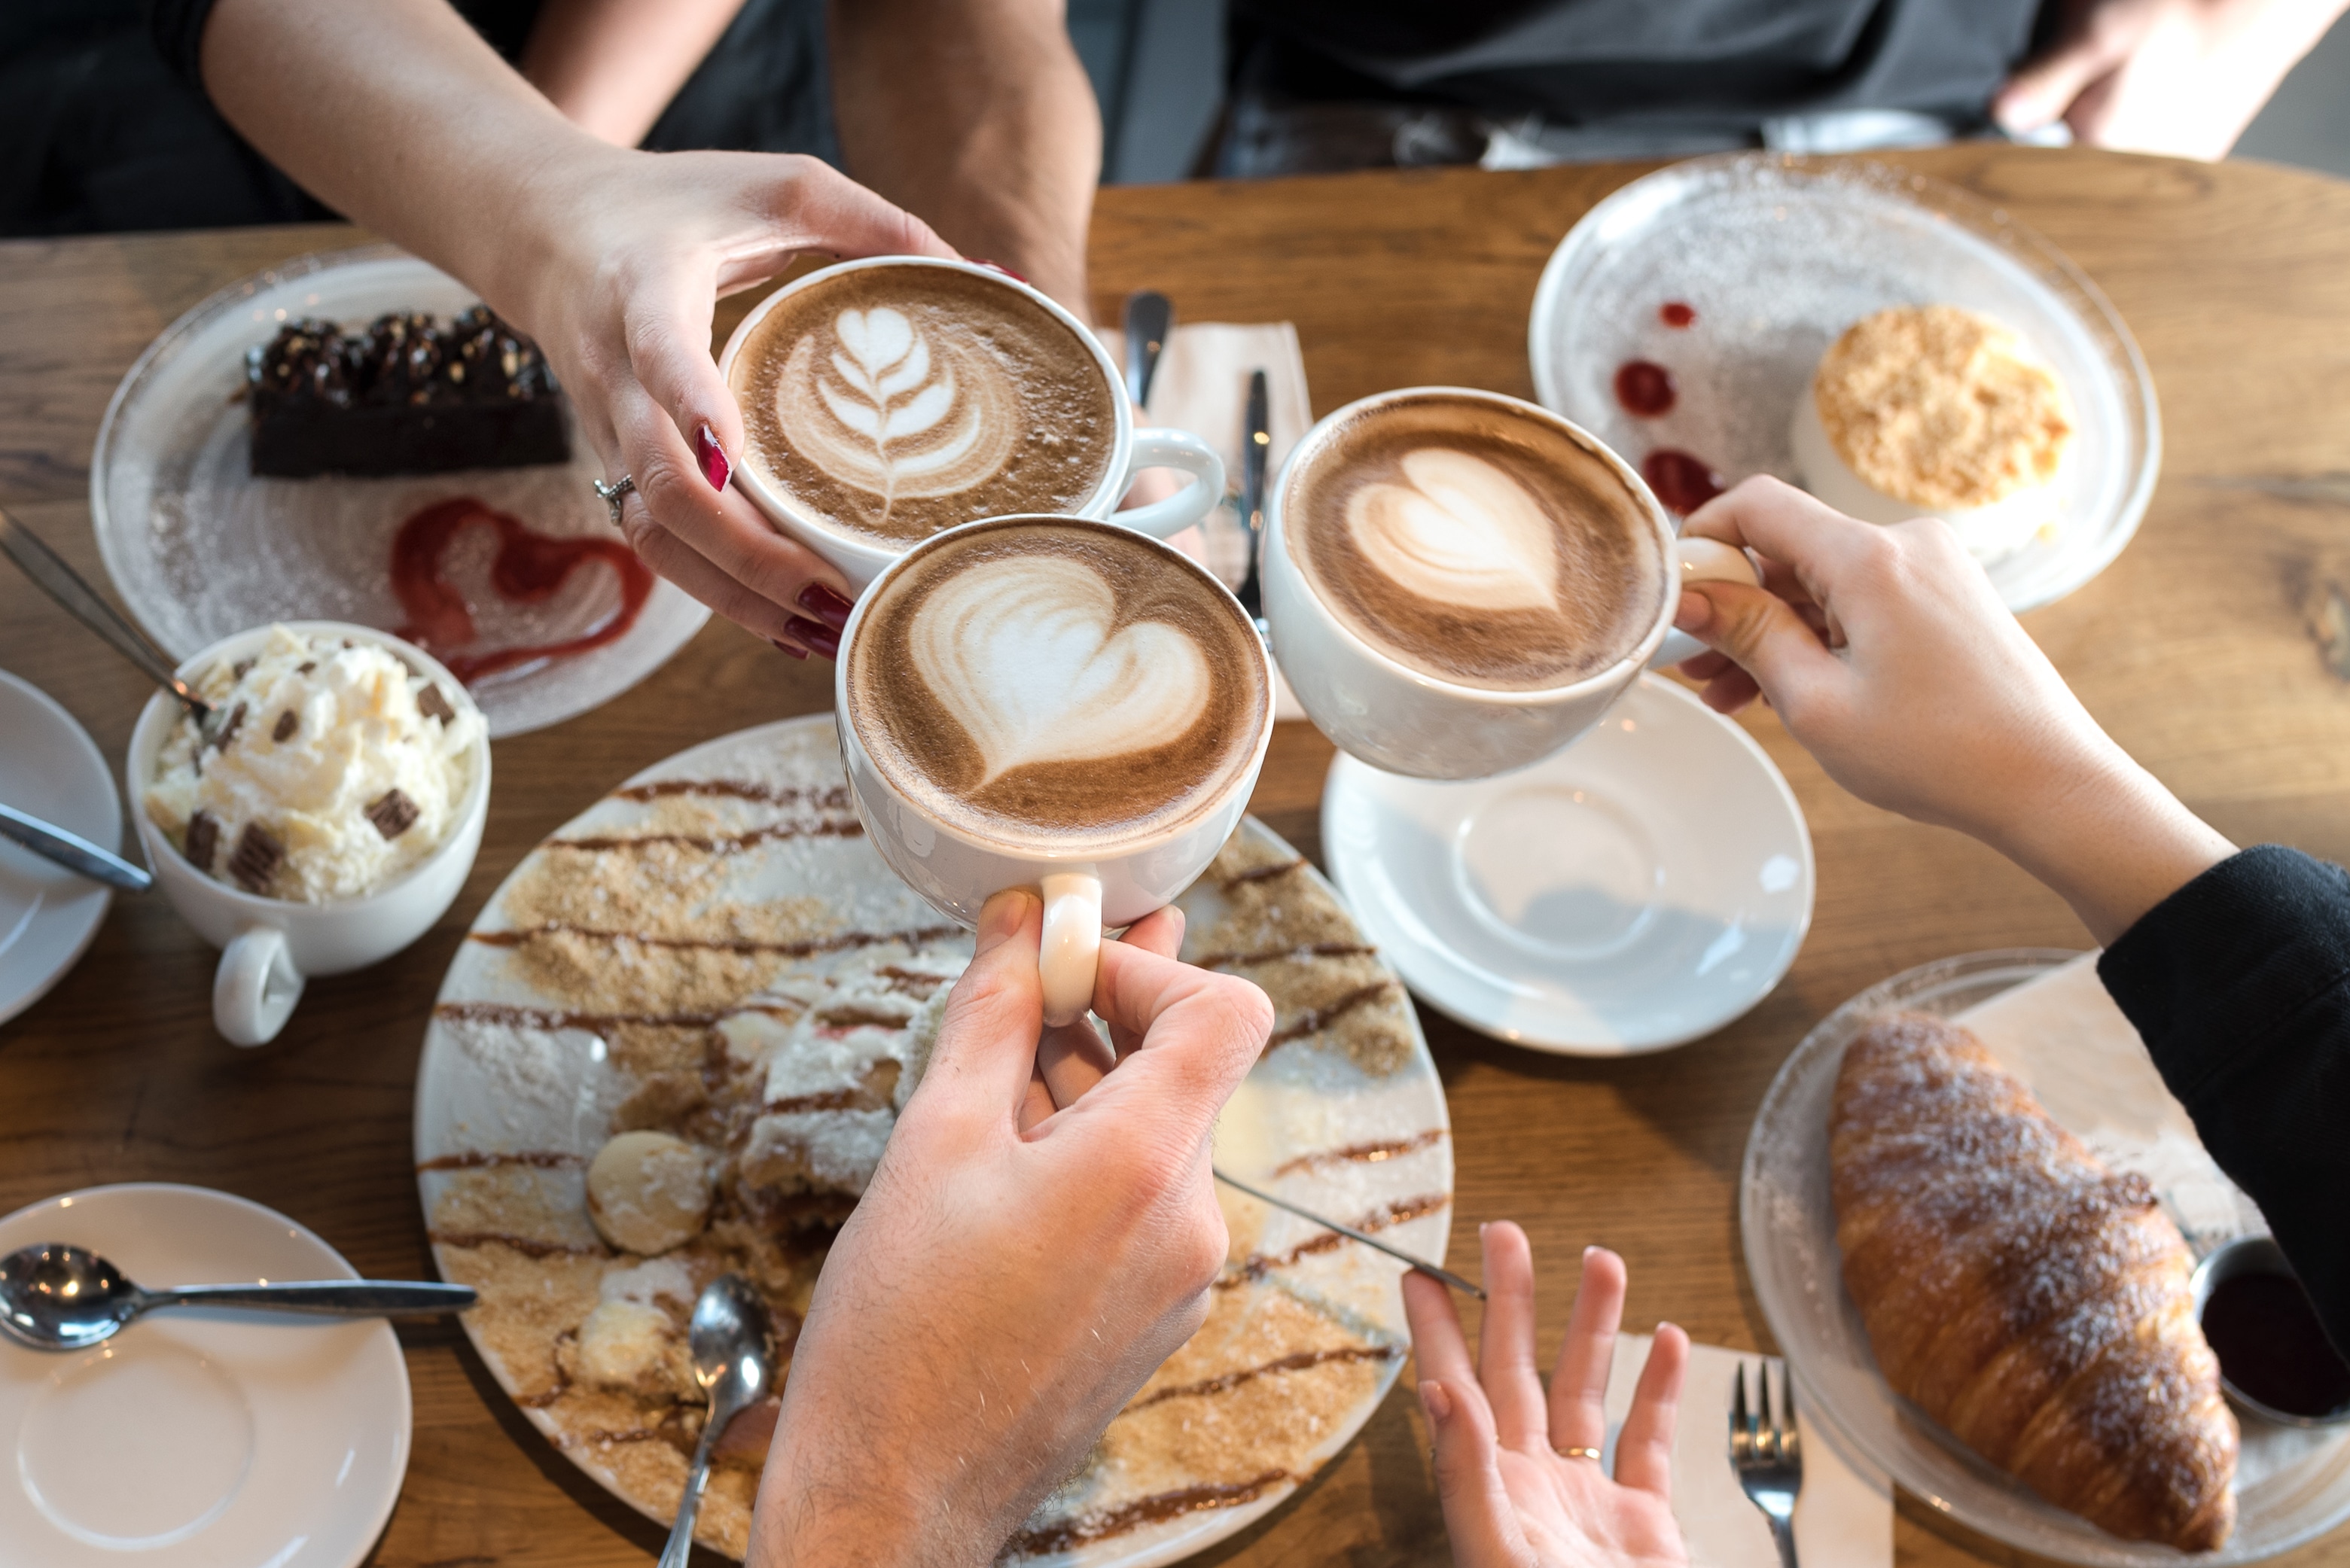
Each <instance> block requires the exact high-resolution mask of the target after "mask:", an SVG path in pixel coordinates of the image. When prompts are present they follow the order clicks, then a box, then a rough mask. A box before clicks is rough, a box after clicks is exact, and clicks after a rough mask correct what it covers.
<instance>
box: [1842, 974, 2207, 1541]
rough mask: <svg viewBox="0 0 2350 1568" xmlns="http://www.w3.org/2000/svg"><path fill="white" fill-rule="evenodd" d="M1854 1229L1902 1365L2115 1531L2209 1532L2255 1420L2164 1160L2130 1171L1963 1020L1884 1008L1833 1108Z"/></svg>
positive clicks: (1897, 1365)
mask: <svg viewBox="0 0 2350 1568" xmlns="http://www.w3.org/2000/svg"><path fill="white" fill-rule="evenodd" d="M1828 1136H1829V1145H1828V1148H1829V1159H1830V1164H1831V1169H1832V1173H1833V1178H1834V1183H1835V1212H1836V1243H1837V1245H1838V1246H1839V1247H1840V1248H1841V1249H1842V1250H1843V1252H1844V1282H1845V1288H1846V1290H1848V1291H1850V1292H1851V1293H1852V1299H1853V1301H1854V1303H1856V1304H1857V1305H1858V1306H1859V1308H1860V1316H1861V1321H1862V1323H1864V1324H1866V1326H1867V1329H1868V1339H1869V1344H1870V1345H1872V1346H1873V1347H1874V1348H1875V1349H1876V1352H1877V1366H1879V1367H1880V1368H1881V1369H1882V1370H1883V1371H1884V1374H1885V1377H1886V1381H1887V1382H1888V1383H1890V1384H1891V1385H1892V1386H1893V1387H1894V1388H1895V1389H1896V1390H1897V1391H1898V1392H1899V1393H1900V1394H1902V1395H1904V1396H1905V1397H1908V1398H1909V1399H1910V1400H1912V1401H1913V1402H1915V1403H1916V1404H1917V1405H1918V1407H1920V1408H1922V1409H1923V1410H1924V1411H1925V1412H1926V1414H1928V1415H1929V1416H1930V1417H1933V1418H1934V1419H1935V1420H1937V1421H1939V1422H1940V1423H1941V1424H1942V1425H1943V1426H1944V1427H1946V1428H1949V1429H1950V1431H1951V1432H1952V1433H1953V1434H1955V1435H1956V1436H1957V1437H1958V1438H1960V1441H1962V1442H1964V1443H1965V1444H1966V1445H1967V1446H1968V1447H1969V1448H1970V1449H1974V1451H1975V1452H1977V1453H1979V1454H1981V1456H1982V1457H1983V1458H1984V1459H1989V1460H1990V1461H1991V1463H1992V1464H1995V1465H1997V1466H1999V1467H2000V1468H2001V1469H2004V1470H2006V1471H2008V1472H2009V1473H2010V1474H2012V1475H2013V1476H2014V1477H2016V1479H2017V1480H2021V1481H2022V1482H2023V1483H2024V1484H2025V1485H2026V1486H2029V1487H2030V1488H2031V1489H2032V1490H2034V1491H2036V1492H2038V1493H2039V1494H2040V1495H2041V1496H2042V1497H2043V1498H2045V1499H2047V1500H2048V1501H2050V1502H2053V1503H2054V1504H2055V1505H2056V1506H2058V1507H2059V1508H2064V1509H2069V1510H2071V1511H2073V1512H2074V1513H2077V1514H2079V1515H2081V1516H2082V1517H2083V1518H2085V1519H2086V1520H2088V1521H2090V1522H2091V1523H2093V1524H2095V1525H2097V1526H2098V1527H2099V1528H2101V1529H2103V1530H2106V1531H2108V1532H2112V1533H2113V1534H2115V1535H2119V1536H2124V1537H2126V1538H2128V1539H2131V1540H2137V1541H2158V1542H2165V1543H2167V1544H2168V1545H2171V1546H2175V1547H2177V1548H2178V1549H2179V1550H2181V1551H2184V1552H2209V1551H2210V1550H2212V1549H2213V1548H2214V1547H2217V1546H2218V1545H2219V1544H2220V1542H2223V1541H2225V1540H2227V1538H2228V1532H2229V1531H2230V1529H2231V1528H2232V1527H2233V1526H2234V1524H2235V1518H2236V1498H2235V1492H2234V1490H2233V1489H2232V1487H2231V1486H2230V1482H2231V1481H2232V1480H2233V1479H2234V1476H2235V1473H2236V1447H2237V1430H2236V1420H2235V1417H2233V1416H2232V1415H2230V1413H2229V1410H2228V1407H2227V1405H2226V1403H2225V1401H2224V1400H2223V1399H2222V1398H2221V1397H2220V1364H2219V1361H2218V1359H2217V1358H2216V1357H2214V1356H2213V1355H2212V1354H2211V1349H2210V1345H2206V1344H2205V1343H2204V1340H2203V1331H2202V1329H2201V1327H2200V1326H2199V1324H2197V1323H2196V1321H2195V1313H2194V1303H2193V1298H2192V1295H2191V1293H2190V1292H2189V1284H2188V1277H2189V1273H2190V1272H2191V1271H2192V1269H2193V1267H2194V1259H2193V1257H2192V1256H2191V1255H2190V1254H2189V1251H2188V1250H2187V1243H2186V1241H2184V1240H2183V1239H2182V1238H2181V1237H2180V1235H2179V1233H2178V1227H2177V1226H2175V1225H2173V1224H2172V1223H2171V1222H2170V1220H2169V1218H2168V1216H2167V1215H2165V1214H2164V1213H2163V1211H2162V1210H2161V1208H2160V1207H2159V1206H2158V1203H2157V1202H2156V1199H2155V1195H2154V1189H2152V1187H2150V1186H2149V1185H2148V1184H2147V1180H2146V1179H2145V1178H2144V1177H2142V1176H2137V1175H2135V1174H2132V1175H2116V1174H2115V1173H2113V1172H2111V1171H2108V1170H2107V1169H2106V1168H2105V1167H2104V1165H2102V1164H2101V1163H2100V1162H2099V1161H2098V1160H2097V1158H2095V1156H2094V1155H2092V1154H2090V1152H2089V1151H2088V1150H2087V1149H2086V1148H2085V1147H2083V1146H2082V1144H2081V1142H2080V1140H2079V1139H2077V1138H2075V1137H2073V1135H2072V1134H2070V1133H2068V1132H2066V1131H2065V1130H2064V1128H2063V1127H2058V1126H2057V1125H2056V1123H2055V1122H2054V1121H2053V1120H2051V1119H2050V1117H2049V1116H2048V1113H2047V1112H2045V1111H2043V1110H2042V1109H2041V1108H2040V1103H2039V1102H2038V1101H2037V1100H2035V1099H2034V1098H2033V1096H2032V1092H2031V1091H2030V1090H2029V1089H2027V1088H2025V1087H2024V1086H2023V1085H2022V1084H2021V1083H2019V1082H2017V1081H2016V1080H2015V1079H2014V1078H2013V1077H2012V1076H2010V1075H2008V1074H2007V1073H2006V1072H2005V1071H2004V1070H2002V1068H2001V1067H2000V1065H1999V1064H1998V1062H1997V1061H1996V1060H1995V1059H1994V1058H1993V1057H1992V1055H1991V1053H1990V1052H1989V1051H1988V1050H1986V1049H1985V1048H1984V1046H1983V1044H1982V1043H1981V1041H1979V1040H1977V1039H1976V1038H1975V1037H1974V1036H1973V1035H1972V1034H1970V1033H1968V1032H1967V1031H1966V1030H1965V1029H1963V1028H1961V1027H1960V1026H1959V1025H1957V1024H1954V1023H1947V1022H1944V1021H1943V1020H1941V1019H1937V1018H1929V1017H1926V1016H1924V1015H1922V1014H1918V1013H1906V1012H1905V1013H1893V1014H1889V1015H1887V1016H1885V1017H1882V1018H1878V1019H1876V1020H1874V1021H1872V1022H1871V1023H1869V1024H1868V1025H1867V1026H1866V1028H1865V1029H1863V1030H1862V1031H1861V1033H1860V1034H1859V1036H1858V1037H1857V1038H1856V1039H1855V1040H1854V1041H1853V1043H1852V1044H1851V1045H1850V1047H1848V1048H1847V1049H1846V1053H1845V1058H1844V1065H1843V1067H1842V1069H1841V1070H1840V1071H1839V1072H1838V1074H1837V1075H1836V1086H1835V1106H1834V1109H1833V1111H1832V1112H1831V1114H1830V1117H1829V1122H1828Z"/></svg>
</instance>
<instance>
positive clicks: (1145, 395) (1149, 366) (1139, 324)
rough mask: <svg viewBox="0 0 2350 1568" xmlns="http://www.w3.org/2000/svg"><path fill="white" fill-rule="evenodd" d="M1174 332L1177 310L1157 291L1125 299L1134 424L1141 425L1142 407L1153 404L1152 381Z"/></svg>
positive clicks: (1140, 291) (1128, 385) (1128, 389)
mask: <svg viewBox="0 0 2350 1568" xmlns="http://www.w3.org/2000/svg"><path fill="white" fill-rule="evenodd" d="M1174 330H1175V306H1173V304H1171V303H1170V301H1169V300H1168V298H1167V296H1165V295H1163V294H1160V293H1159V292H1158V291H1156V290H1155V289H1148V288H1138V289H1136V290H1135V291H1134V292H1133V293H1132V294H1129V295H1128V296H1126V396H1127V400H1128V402H1131V403H1132V404H1133V405H1134V422H1135V423H1137V424H1140V423H1141V422H1142V405H1143V404H1145V403H1147V402H1149V400H1150V382H1151V379H1152V378H1153V377H1155V376H1157V375H1158V374H1159V355H1160V354H1161V353H1162V352H1164V351H1165V349H1166V348H1167V337H1168V335H1169V334H1170V333H1171V332H1173V331H1174Z"/></svg>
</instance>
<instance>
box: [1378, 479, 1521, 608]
mask: <svg viewBox="0 0 2350 1568" xmlns="http://www.w3.org/2000/svg"><path fill="white" fill-rule="evenodd" d="M1397 466H1398V467H1399V468H1400V469H1401V470H1402V473H1403V480H1404V483H1395V482H1393V481H1382V482H1380V483H1373V484H1366V485H1364V486H1363V487H1362V488H1360V489H1359V490H1357V491H1356V492H1355V493H1353V494H1352V495H1350V496H1348V497H1347V531H1348V532H1349V533H1350V534H1351V535H1353V536H1354V541H1355V547H1356V548H1357V550H1359V551H1361V552H1362V555H1363V558H1364V559H1365V560H1366V561H1368V562H1369V563H1370V564H1371V565H1372V566H1376V567H1377V568H1378V570H1379V571H1380V572H1381V573H1383V574H1384V575H1385V576H1388V577H1389V578H1391V579H1392V580H1393V581H1394V582H1396V583H1397V584H1398V585H1399V586H1400V587H1406V588H1409V589H1410V590H1411V591H1412V592H1414V593H1416V594H1419V595H1420V596H1422V597H1426V598H1431V599H1440V600H1442V601H1444V602H1446V603H1448V604H1456V605H1464V606H1470V607H1479V608H1485V609H1502V610H1517V609H1525V610H1556V609H1557V608H1558V548H1557V543H1556V540H1557V533H1558V530H1557V529H1556V527H1555V526H1554V525H1553V524H1552V523H1551V522H1550V520H1549V519H1548V518H1547V517H1545V516H1544V515H1543V511H1542V508H1541V506H1540V505H1539V504H1536V502H1535V500H1534V497H1533V496H1531V495H1529V494H1527V493H1526V491H1525V487H1524V486H1523V485H1522V484H1520V483H1518V482H1517V481H1516V480H1514V479H1513V478H1511V477H1510V476H1509V475H1508V474H1507V473H1505V472H1503V471H1502V470H1501V469H1499V468H1496V467H1495V466H1494V465H1493V464H1492V463H1490V462H1486V461H1485V460H1484V459H1482V458H1481V457H1477V456H1475V455H1473V454H1471V453H1469V452H1461V451H1458V450H1457V449H1454V448H1451V447H1426V448H1422V449H1421V450H1419V451H1418V452H1408V453H1406V454H1405V455H1404V457H1403V458H1402V460H1401V461H1400V462H1399V463H1398V464H1397Z"/></svg>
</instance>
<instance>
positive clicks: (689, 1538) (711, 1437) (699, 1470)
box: [658, 1407, 734, 1568]
mask: <svg viewBox="0 0 2350 1568" xmlns="http://www.w3.org/2000/svg"><path fill="white" fill-rule="evenodd" d="M733 1415H734V1413H733V1411H732V1410H720V1409H718V1408H716V1407H712V1410H711V1412H710V1418H709V1419H708V1420H706V1421H704V1422H702V1440H701V1441H700V1442H698V1443H696V1444H694V1445H693V1468H692V1469H689V1470H687V1471H686V1472H685V1494H684V1495H683V1496H682V1497H681V1498H679V1499H678V1500H677V1521H676V1522H675V1523H673V1524H671V1526H670V1527H669V1542H668V1544H666V1545H664V1546H663V1547H662V1548H661V1554H660V1564H659V1565H658V1568H685V1560H686V1559H687V1558H688V1557H691V1555H692V1554H693V1521H695V1520H696V1519H697V1518H699V1517H700V1516H701V1514H702V1492H703V1490H706V1489H707V1488H708V1487H709V1485H710V1450H711V1449H712V1448H714V1447H716V1446H717V1442H718V1434H719V1433H721V1432H723V1431H724V1430H725V1429H726V1423H727V1422H728V1421H729V1420H732V1419H733Z"/></svg>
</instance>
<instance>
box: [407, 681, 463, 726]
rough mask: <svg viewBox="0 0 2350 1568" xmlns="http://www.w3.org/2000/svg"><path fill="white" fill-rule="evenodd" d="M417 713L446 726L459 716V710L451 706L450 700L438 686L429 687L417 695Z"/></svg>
mask: <svg viewBox="0 0 2350 1568" xmlns="http://www.w3.org/2000/svg"><path fill="white" fill-rule="evenodd" d="M416 711H418V712H420V713H421V714H423V715H424V716H425V717H426V718H428V719H438V720H440V721H441V722H442V723H444V724H445V723H447V722H449V721H450V720H452V719H453V718H455V717H456V716H457V710H455V709H454V708H452V707H451V706H449V699H448V698H446V697H443V696H442V694H441V688H439V687H438V686H427V687H426V688H425V689H424V690H423V691H419V692H418V693H417V694H416Z"/></svg>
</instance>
